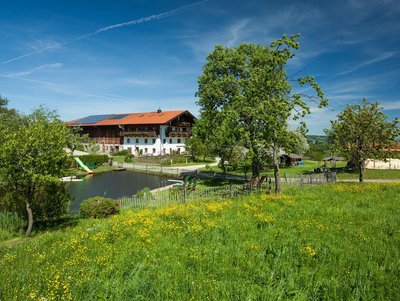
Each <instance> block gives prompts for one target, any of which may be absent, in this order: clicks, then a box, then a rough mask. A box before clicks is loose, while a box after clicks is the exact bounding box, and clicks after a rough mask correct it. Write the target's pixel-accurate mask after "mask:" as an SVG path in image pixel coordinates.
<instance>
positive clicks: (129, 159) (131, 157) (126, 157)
mask: <svg viewBox="0 0 400 301" xmlns="http://www.w3.org/2000/svg"><path fill="white" fill-rule="evenodd" d="M124 161H125V162H126V163H132V162H133V161H134V156H133V155H132V154H128V155H126V156H125V159H124Z"/></svg>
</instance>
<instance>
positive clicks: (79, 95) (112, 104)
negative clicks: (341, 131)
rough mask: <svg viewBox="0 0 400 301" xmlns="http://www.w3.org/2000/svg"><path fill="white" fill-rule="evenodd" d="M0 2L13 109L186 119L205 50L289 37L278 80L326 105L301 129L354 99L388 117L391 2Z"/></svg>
mask: <svg viewBox="0 0 400 301" xmlns="http://www.w3.org/2000/svg"><path fill="white" fill-rule="evenodd" d="M0 4H1V10H0V28H1V31H0V95H1V96H2V97H5V98H7V99H8V100H9V107H12V108H16V109H17V110H19V111H21V112H23V113H29V112H31V111H32V110H33V109H35V108H37V107H38V106H40V105H41V104H45V105H46V106H47V107H49V108H50V109H54V110H57V112H58V113H59V115H60V116H61V118H62V119H63V120H66V121H67V120H72V119H76V118H80V117H84V116H88V115H95V114H108V113H109V114H110V113H133V112H148V111H155V110H157V109H159V108H160V109H162V110H181V109H184V110H189V111H190V112H192V113H193V114H194V115H195V116H197V115H198V112H199V107H198V106H197V105H196V96H195V93H196V91H197V88H198V85H197V78H198V76H199V75H200V74H201V73H202V67H203V66H204V64H205V61H206V56H207V54H208V53H210V52H211V51H212V50H213V49H214V47H215V45H216V44H222V45H225V46H228V47H235V46H237V45H239V44H240V43H242V42H246V43H257V44H262V45H269V44H270V43H271V42H272V41H273V40H275V39H278V38H280V37H281V36H282V35H283V34H287V35H292V34H295V33H300V35H301V36H300V38H299V42H300V48H299V50H298V51H297V53H296V56H295V57H294V58H293V59H292V60H291V61H290V63H289V65H288V66H287V72H288V76H289V77H291V78H292V77H296V76H303V75H304V76H305V75H312V76H314V77H315V80H316V81H317V82H318V84H319V85H320V86H321V88H322V89H323V91H324V92H325V95H326V97H327V98H328V100H329V106H328V107H327V108H324V109H318V108H317V105H316V104H315V103H310V106H311V108H312V113H311V115H309V116H308V117H307V118H306V119H305V121H306V123H307V126H308V128H309V134H314V135H320V134H323V133H324V132H323V129H324V128H329V127H330V122H329V121H330V120H334V119H335V118H336V116H337V114H338V113H340V111H341V110H343V109H344V108H345V106H346V105H347V104H350V103H361V102H362V99H363V97H366V98H367V99H368V100H369V101H371V102H375V101H379V102H380V103H381V105H382V107H383V109H384V113H385V114H387V115H388V116H389V118H390V119H393V118H395V117H399V116H400V95H399V87H400V34H399V33H400V2H399V1H398V0H376V1H375V0H348V1H340V0H338V1H325V0H320V1H318V0H315V1H311V0H304V1H285V0H280V1H267V0H265V1H261V0H247V1H238V0H208V1H207V0H205V1H200V2H196V1H195V0H194V1H189V0H179V1H175V0H171V1H166V0H164V1H160V0H152V1H150V0H148V1H146V0H129V1H119V0H114V1H101V0H96V1H90V0H86V1H74V0H70V1H41V0H36V1H30V0H29V1H20V0H15V1H5V0H0ZM307 92H310V93H311V91H310V90H307V89H306V90H304V93H307ZM292 126H293V127H294V126H295V124H294V123H292Z"/></svg>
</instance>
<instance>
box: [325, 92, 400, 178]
mask: <svg viewBox="0 0 400 301" xmlns="http://www.w3.org/2000/svg"><path fill="white" fill-rule="evenodd" d="M337 117H338V118H337V120H334V121H331V126H332V128H331V129H330V130H326V132H327V134H328V136H329V138H330V139H331V141H332V142H333V143H334V145H335V147H336V148H337V149H338V150H339V151H342V152H343V153H344V154H346V155H347V156H348V158H349V160H350V161H351V162H353V163H354V164H355V166H356V167H357V168H358V169H359V181H360V182H363V179H364V170H365V161H366V160H367V159H371V158H382V159H385V158H388V157H389V156H390V151H388V150H387V149H386V148H388V147H390V146H391V145H393V143H395V141H396V139H397V138H398V136H399V135H400V128H399V126H398V124H399V120H398V119H397V118H396V119H394V120H393V121H387V119H388V117H387V116H386V115H385V114H384V113H383V112H382V108H381V107H380V105H379V102H375V103H370V102H368V101H367V100H366V99H365V98H364V99H363V102H362V105H360V104H350V105H347V107H346V108H345V109H344V110H343V111H342V112H341V113H340V114H339V115H338V116H337Z"/></svg>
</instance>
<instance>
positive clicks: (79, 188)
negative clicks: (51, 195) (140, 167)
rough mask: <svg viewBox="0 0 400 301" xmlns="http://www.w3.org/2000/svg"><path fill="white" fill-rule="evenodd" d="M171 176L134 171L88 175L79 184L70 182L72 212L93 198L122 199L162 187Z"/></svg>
mask: <svg viewBox="0 0 400 301" xmlns="http://www.w3.org/2000/svg"><path fill="white" fill-rule="evenodd" d="M168 178H170V176H157V175H151V174H145V173H136V172H132V171H111V172H104V173H98V174H93V175H88V176H85V177H84V178H82V181H79V182H69V183H68V184H67V185H68V190H69V192H70V193H71V194H72V196H73V197H74V201H73V203H72V204H71V210H72V211H75V210H78V209H79V204H80V203H81V202H82V201H83V200H86V199H87V198H90V197H93V196H105V197H109V198H120V197H123V196H129V195H133V194H135V193H136V192H138V191H139V190H140V189H142V188H144V187H149V188H150V189H154V188H158V187H160V186H161V185H162V184H163V183H164V182H165V181H166V180H167V179H168Z"/></svg>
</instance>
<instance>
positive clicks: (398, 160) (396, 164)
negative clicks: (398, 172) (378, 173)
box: [365, 143, 400, 169]
mask: <svg viewBox="0 0 400 301" xmlns="http://www.w3.org/2000/svg"><path fill="white" fill-rule="evenodd" d="M386 150H387V151H390V152H392V154H394V156H393V155H392V156H391V157H388V158H386V159H385V160H380V159H367V161H366V162H365V168H366V169H400V143H397V144H395V145H393V146H391V147H389V148H387V149H386ZM396 154H397V155H396Z"/></svg>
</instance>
